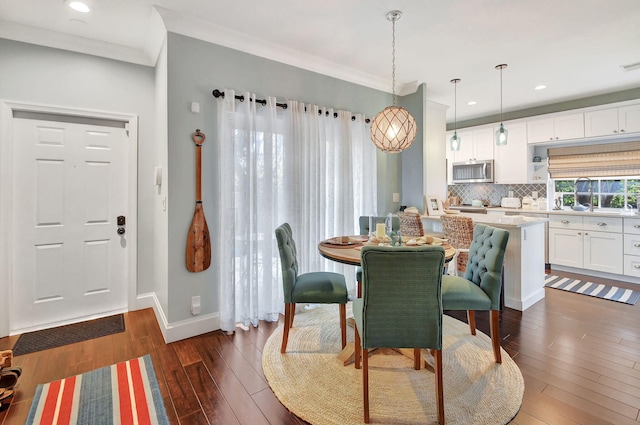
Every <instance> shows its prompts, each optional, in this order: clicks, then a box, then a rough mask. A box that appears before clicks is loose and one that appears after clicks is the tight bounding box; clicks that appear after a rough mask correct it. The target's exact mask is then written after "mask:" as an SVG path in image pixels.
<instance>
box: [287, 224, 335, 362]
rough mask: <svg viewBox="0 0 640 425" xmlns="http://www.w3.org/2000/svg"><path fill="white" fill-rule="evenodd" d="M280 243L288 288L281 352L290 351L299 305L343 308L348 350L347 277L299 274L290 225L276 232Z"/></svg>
mask: <svg viewBox="0 0 640 425" xmlns="http://www.w3.org/2000/svg"><path fill="white" fill-rule="evenodd" d="M276 239H277V241H278V251H279V252H280V266H281V267H282V285H283V288H284V331H283V333H282V347H281V348H280V352H281V353H284V352H285V351H287V340H288V339H289V329H290V328H291V327H292V326H293V317H294V313H295V309H296V303H313V304H340V329H341V331H342V332H341V333H342V348H344V347H345V345H347V284H346V282H345V279H344V276H343V275H341V274H339V273H332V272H310V273H303V274H298V259H297V257H296V255H297V254H296V244H295V242H294V240H293V235H292V233H291V226H289V224H288V223H284V224H282V225H281V226H279V227H278V228H277V229H276Z"/></svg>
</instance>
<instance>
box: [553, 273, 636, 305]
mask: <svg viewBox="0 0 640 425" xmlns="http://www.w3.org/2000/svg"><path fill="white" fill-rule="evenodd" d="M544 286H546V287H547V288H554V289H562V290H563V291H569V292H575V293H576V294H584V295H590V296H592V297H597V298H602V299H605V300H611V301H617V302H620V303H625V304H631V305H635V304H636V303H637V302H638V299H640V292H638V291H634V290H633V289H625V288H619V287H617V286H612V285H603V284H601V283H593V282H588V281H584V280H579V279H572V278H570V277H560V276H554V275H547V276H546V277H545V284H544Z"/></svg>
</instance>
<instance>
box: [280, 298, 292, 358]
mask: <svg viewBox="0 0 640 425" xmlns="http://www.w3.org/2000/svg"><path fill="white" fill-rule="evenodd" d="M292 305H293V306H295V304H293V303H289V304H285V305H284V322H283V325H284V328H283V330H282V346H281V347H280V353H282V354H284V353H285V352H286V351H287V341H288V340H289V328H290V326H289V324H290V322H291V317H290V316H291V306H292Z"/></svg>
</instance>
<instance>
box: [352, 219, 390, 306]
mask: <svg viewBox="0 0 640 425" xmlns="http://www.w3.org/2000/svg"><path fill="white" fill-rule="evenodd" d="M369 218H373V219H374V222H375V223H384V221H385V219H386V217H379V216H368V215H361V216H360V217H359V218H358V224H359V225H360V234H361V235H368V234H369V231H370V230H371V229H370V228H369V227H370V223H369ZM391 230H392V231H394V232H397V231H398V230H400V218H399V217H397V216H393V217H391ZM372 231H374V232H375V228H374V229H373V230H372ZM356 282H357V283H358V296H360V288H361V287H362V267H357V268H356Z"/></svg>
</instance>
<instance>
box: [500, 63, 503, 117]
mask: <svg viewBox="0 0 640 425" xmlns="http://www.w3.org/2000/svg"><path fill="white" fill-rule="evenodd" d="M502 69H503V67H502V66H500V124H502Z"/></svg>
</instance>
